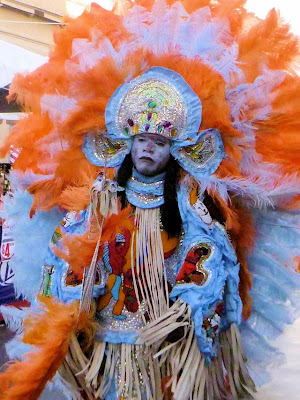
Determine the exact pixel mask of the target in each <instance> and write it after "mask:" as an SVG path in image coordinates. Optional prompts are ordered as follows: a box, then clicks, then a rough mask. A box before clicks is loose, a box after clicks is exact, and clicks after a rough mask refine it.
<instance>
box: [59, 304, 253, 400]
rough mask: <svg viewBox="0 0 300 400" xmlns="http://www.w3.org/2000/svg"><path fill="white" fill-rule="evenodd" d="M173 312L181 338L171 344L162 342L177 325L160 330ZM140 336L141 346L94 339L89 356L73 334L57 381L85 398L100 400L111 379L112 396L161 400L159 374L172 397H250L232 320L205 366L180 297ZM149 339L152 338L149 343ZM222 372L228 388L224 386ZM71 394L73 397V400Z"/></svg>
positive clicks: (222, 399)
mask: <svg viewBox="0 0 300 400" xmlns="http://www.w3.org/2000/svg"><path fill="white" fill-rule="evenodd" d="M184 307H185V308H184ZM183 309H184V310H183ZM174 315H176V316H178V315H180V316H181V318H182V319H183V322H184V323H185V325H184V326H185V328H184V336H183V337H182V338H181V339H180V340H178V341H177V342H176V343H168V342H166V341H165V338H166V337H167V335H168V334H169V333H170V332H171V331H172V329H173V328H175V327H176V326H177V325H176V324H174V323H171V324H170V326H169V329H166V327H167V326H168V325H167V321H168V318H170V319H171V320H173V319H174ZM187 322H188V323H187ZM180 326H182V325H180ZM156 328H158V330H160V328H163V329H162V330H161V332H160V336H153V334H154V331H155V330H156ZM175 329H176V328H175ZM142 336H143V342H144V343H145V344H144V345H130V344H126V343H122V344H112V343H103V342H96V343H95V346H94V350H93V353H92V355H91V357H90V359H88V358H87V357H86V356H85V355H84V354H83V353H82V350H81V348H80V345H79V343H78V341H77V338H76V337H75V336H74V337H72V340H71V345H70V349H69V353H68V355H67V357H66V360H65V362H64V364H63V366H62V367H61V369H60V374H61V376H62V378H63V380H65V381H67V382H68V383H69V385H70V386H71V387H72V389H73V391H74V393H78V391H80V390H84V392H85V393H86V394H87V396H88V398H89V399H94V398H97V399H98V398H99V399H105V396H106V394H107V392H108V391H109V388H110V386H111V384H112V383H113V382H114V381H115V384H116V388H117V391H118V395H119V396H120V397H123V398H124V399H126V400H132V399H136V400H142V398H143V399H145V398H146V399H147V400H163V398H164V395H163V393H162V388H161V382H162V379H164V378H165V377H169V381H168V382H167V385H166V386H167V387H170V388H171V391H172V393H173V400H199V399H203V400H237V399H244V400H245V399H253V398H254V397H253V393H254V392H255V386H254V383H253V381H252V379H251V378H250V376H249V374H248V371H247V368H246V365H245V362H246V360H245V357H244V354H243V352H242V350H241V342H240V335H239V331H238V328H237V326H236V325H235V324H232V325H231V327H230V328H229V329H228V330H227V331H225V332H222V333H221V334H220V349H219V353H218V357H217V358H215V359H213V360H212V362H211V364H210V365H205V359H204V357H203V356H202V354H201V353H200V351H199V348H198V344H197V338H196V336H195V334H194V327H193V323H192V321H191V318H190V309H189V307H188V306H186V305H185V304H184V303H183V302H182V301H180V300H178V301H177V302H175V303H174V305H173V306H172V307H171V308H170V311H169V313H168V317H166V318H163V317H161V318H160V320H159V322H158V323H155V321H153V322H152V323H151V324H149V328H148V326H147V327H145V328H144V329H143V330H142ZM154 337H155V338H156V339H157V342H155V341H153V338H154ZM149 343H150V344H149ZM104 354H105V356H106V361H105V367H104V374H103V376H101V375H100V373H99V370H100V367H101V364H102V362H103V360H104ZM226 375H227V377H228V380H229V386H230V392H229V391H228V390H227V388H226V385H225V381H226ZM77 398H78V397H76V395H74V399H77Z"/></svg>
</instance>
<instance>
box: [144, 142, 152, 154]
mask: <svg viewBox="0 0 300 400" xmlns="http://www.w3.org/2000/svg"><path fill="white" fill-rule="evenodd" d="M144 151H146V152H148V153H153V151H154V143H153V142H152V141H151V140H147V142H146V143H145V146H144Z"/></svg>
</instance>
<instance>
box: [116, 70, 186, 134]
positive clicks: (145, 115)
mask: <svg viewBox="0 0 300 400" xmlns="http://www.w3.org/2000/svg"><path fill="white" fill-rule="evenodd" d="M116 126H117V127H118V129H119V130H120V131H122V132H124V133H125V134H126V135H128V136H132V135H135V134H139V133H144V132H149V133H156V134H160V135H163V136H166V137H168V138H176V137H180V136H182V135H183V132H185V131H186V127H187V105H186V104H185V102H184V100H183V98H182V96H181V95H180V93H179V92H178V91H177V89H176V88H175V87H174V86H173V85H172V84H170V83H167V82H165V81H163V80H160V79H155V78H150V79H146V80H145V81H143V82H140V83H138V84H136V85H135V86H134V87H133V88H132V89H131V90H129V91H128V92H127V93H126V95H125V97H124V98H123V99H122V101H121V102H120V103H119V110H117V113H116Z"/></svg>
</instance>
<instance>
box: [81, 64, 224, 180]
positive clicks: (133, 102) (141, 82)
mask: <svg viewBox="0 0 300 400" xmlns="http://www.w3.org/2000/svg"><path fill="white" fill-rule="evenodd" d="M201 118H202V106H201V101H200V99H199V97H198V96H197V94H196V93H195V92H194V91H193V90H192V88H191V87H190V86H189V85H188V84H187V82H186V81H185V80H184V79H183V78H182V76H181V75H179V74H178V73H177V72H175V71H172V70H170V69H167V68H161V67H153V68H150V69H149V70H148V71H146V72H145V73H144V74H143V75H142V76H140V77H138V78H136V79H134V80H132V81H131V82H129V83H125V84H123V85H121V86H120V87H119V88H118V89H117V90H116V91H115V92H114V94H113V95H112V97H111V98H110V100H109V102H108V104H107V107H106V110H105V123H106V128H107V133H105V135H95V134H92V133H90V134H86V135H85V140H84V144H83V151H84V153H85V155H86V157H87V158H88V160H89V161H90V162H91V163H92V164H94V165H98V166H107V167H115V166H118V165H120V164H121V163H122V162H123V160H124V158H125V156H126V154H128V153H129V152H130V150H131V144H132V139H133V137H134V136H135V135H138V134H142V133H143V134H144V133H149V134H158V135H162V136H164V137H167V138H168V139H170V140H171V148H170V152H171V154H172V155H173V156H174V158H175V159H176V160H177V161H178V163H179V164H180V166H181V167H182V168H184V169H185V170H186V171H188V172H190V173H191V174H192V175H194V176H195V177H196V178H197V177H200V176H201V177H203V176H209V175H211V174H212V173H213V172H215V170H216V169H217V168H218V166H219V164H220V162H221V160H222V158H223V157H224V149H223V144H222V140H221V136H220V134H219V132H218V131H217V130H216V129H209V130H206V131H204V132H201V133H199V132H198V131H199V128H200V124H201Z"/></svg>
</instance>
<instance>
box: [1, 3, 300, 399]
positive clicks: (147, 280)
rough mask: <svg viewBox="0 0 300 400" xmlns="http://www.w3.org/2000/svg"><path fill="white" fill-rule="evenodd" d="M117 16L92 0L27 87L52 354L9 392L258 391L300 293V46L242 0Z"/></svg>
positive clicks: (37, 250)
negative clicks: (296, 221) (297, 227)
mask: <svg viewBox="0 0 300 400" xmlns="http://www.w3.org/2000/svg"><path fill="white" fill-rule="evenodd" d="M115 11H116V12H106V11H105V10H103V9H101V8H100V7H98V6H96V5H92V6H91V9H90V10H89V11H88V10H87V11H86V12H85V13H84V14H83V15H82V16H81V17H79V18H78V19H76V20H74V21H71V22H69V26H67V27H65V28H64V30H63V33H61V34H58V35H57V37H56V41H57V46H56V48H55V50H54V51H53V53H52V55H51V58H50V61H49V63H47V64H46V65H45V66H42V67H41V68H40V69H39V70H38V71H37V72H36V73H33V74H32V75H30V76H29V77H26V79H24V78H22V77H17V78H16V79H15V81H14V83H13V84H12V85H11V92H12V93H15V92H18V93H19V99H20V101H25V105H26V106H27V107H28V108H30V110H31V111H32V114H31V115H30V116H29V117H28V118H27V119H25V120H24V121H21V122H20V123H19V124H17V125H16V127H15V128H14V130H13V131H12V134H11V137H10V139H9V140H8V141H7V143H6V147H7V148H8V147H9V146H10V144H11V143H10V142H14V144H15V147H16V148H20V149H21V150H20V153H19V156H18V159H17V160H16V162H15V172H14V174H15V185H16V186H17V187H19V188H20V193H18V192H16V195H15V204H14V205H10V206H9V207H11V209H10V213H11V215H14V217H16V216H18V217H19V218H20V216H21V218H23V219H22V220H23V221H24V222H23V224H22V229H21V227H19V230H18V231H16V232H14V237H15V238H16V242H17V241H18V238H19V239H20V240H19V242H20V243H22V241H21V238H24V229H25V228H27V229H28V228H30V229H31V235H30V236H29V237H28V240H27V243H28V242H29V243H31V244H32V245H31V246H30V251H31V254H30V257H29V254H28V248H27V249H25V248H24V247H22V244H21V245H19V246H20V247H19V249H17V248H16V256H15V260H14V262H15V265H16V266H15V270H16V271H17V270H18V271H19V273H17V272H16V276H18V278H17V279H19V283H20V284H21V283H24V281H26V285H25V287H26V288H28V287H29V286H30V285H31V288H30V290H29V291H28V297H31V298H32V299H33V298H34V297H35V295H36V293H37V292H39V293H41V294H42V296H39V297H38V299H39V300H38V301H39V304H40V307H42V309H43V310H44V313H41V312H39V313H33V314H31V316H29V317H28V318H25V321H24V336H23V343H25V344H29V345H31V346H36V347H38V348H39V349H40V351H38V352H32V353H30V354H29V356H27V357H28V358H27V359H25V360H24V361H21V362H16V363H15V364H13V365H12V366H10V367H8V369H7V370H6V372H5V373H4V374H3V375H2V376H0V383H1V385H2V387H3V388H4V389H3V393H4V396H6V397H4V398H6V399H7V400H8V399H9V398H10V397H9V396H13V395H15V396H19V398H21V397H20V396H23V397H22V398H24V399H26V398H27V399H34V398H38V397H39V396H40V395H41V393H42V391H43V389H44V387H45V385H46V382H47V381H48V380H51V379H52V378H53V377H54V386H56V387H58V388H59V387H61V386H60V385H64V386H63V387H64V389H63V391H64V393H65V396H67V397H68V398H70V399H80V398H90V399H94V398H97V399H98V398H99V399H106V400H109V399H114V400H115V399H121V398H123V399H134V398H137V399H157V400H159V399H164V398H173V399H175V400H179V399H180V400H184V399H202V398H203V399H207V400H212V399H213V400H216V399H239V398H251V397H252V396H253V392H254V391H255V385H254V383H253V380H252V378H250V376H249V372H250V373H251V375H252V377H253V378H254V379H255V380H259V379H257V378H258V377H259V378H261V377H264V378H265V376H264V375H263V372H264V370H265V364H266V360H270V359H271V358H272V357H274V356H277V353H276V351H274V350H273V349H271V348H270V346H269V345H268V342H267V340H268V339H270V338H272V337H274V336H275V334H277V333H278V332H279V331H280V329H281V327H282V325H284V324H285V323H289V322H291V319H290V318H289V310H290V309H293V308H294V307H295V304H296V302H295V299H294V297H293V296H294V291H295V290H296V289H297V288H298V286H299V277H298V275H296V273H295V272H294V271H293V270H292V269H293V265H294V263H295V260H297V258H296V257H297V253H296V251H295V250H293V251H291V250H290V246H289V247H288V245H287V241H288V240H291V237H292V238H293V243H298V242H297V241H298V236H297V234H296V233H295V232H294V230H293V229H292V228H291V219H292V218H293V217H294V215H296V216H297V213H296V212H295V213H294V214H291V213H292V212H291V211H288V210H290V209H292V208H293V207H295V206H296V204H297V197H296V196H297V194H298V193H299V182H298V177H297V172H298V167H299V165H298V164H297V163H295V162H294V160H296V159H297V156H296V155H295V151H296V150H295V149H296V146H294V145H293V146H292V145H291V140H289V139H290V136H289V135H288V134H287V133H286V129H290V130H291V131H295V132H296V131H297V129H298V128H297V127H298V125H297V124H298V119H297V118H298V117H299V114H298V113H297V107H296V106H295V104H294V103H293V101H294V98H295V93H296V90H297V88H298V86H300V83H299V78H298V77H297V76H296V75H295V74H294V73H293V70H292V61H293V60H294V59H295V57H296V56H297V55H298V48H297V43H296V40H295V38H293V36H292V35H290V34H289V32H288V30H287V28H286V27H285V26H282V25H281V22H280V21H279V20H278V18H277V16H276V14H275V12H273V13H271V14H270V16H269V17H268V19H267V20H266V21H260V20H258V19H256V18H255V17H254V16H253V15H252V14H249V13H247V12H246V10H245V9H244V7H243V4H242V2H238V3H237V2H234V1H232V2H231V1H229V2H226V4H225V3H224V2H222V1H216V2H215V1H213V2H210V1H207V2H202V1H200V0H199V1H183V2H181V3H180V2H174V1H172V0H168V1H163V0H158V1H151V2H149V4H148V3H147V4H146V3H145V2H143V1H136V2H135V4H127V5H125V6H124V7H123V8H122V7H121V8H116V10H115ZM268 27H269V30H268ZM271 28H272V29H271ZM258 33H259V34H258ZM257 37H264V38H268V40H266V41H263V40H259V43H258V42H257V41H256V40H254V39H255V38H257ZM264 43H268V44H264ZM270 48H271V49H272V50H270ZM282 48H285V50H286V49H289V51H288V52H287V51H286V54H285V57H281V56H280V55H281V50H282ZM287 54H288V55H287ZM29 88H30V89H29ZM29 90H30V95H29ZM282 135H285V136H284V139H285V140H282ZM294 136H295V137H296V134H295V135H294ZM294 136H293V138H294ZM31 139H32V140H31ZM293 140H294V139H293ZM297 140H299V138H298V136H297ZM29 142H31V143H34V146H32V145H31V144H30V145H29ZM297 143H298V142H297ZM269 205H272V206H276V207H277V208H276V210H274V211H272V210H271V209H268V208H267V207H268V206H269ZM264 207H266V210H265V209H264ZM67 211H69V213H67V214H66V212H67ZM29 217H32V220H31V219H30V218H29ZM61 219H63V222H62V223H61V224H60V225H59V227H58V228H56V229H55V226H56V225H57V224H58V222H59V220H61ZM283 221H285V222H283ZM284 223H286V224H288V225H289V227H288V226H286V229H287V230H288V229H289V230H288V232H289V235H282V234H281V232H282V229H283V228H282V225H283V224H284ZM268 226H275V227H276V226H280V229H279V230H277V229H276V228H274V229H273V230H272V232H270V230H269V229H268V228H267V227H268ZM264 229H265V230H264ZM54 230H55V233H54V235H53V231H54ZM227 231H228V232H229V233H230V238H229V235H228V234H227ZM266 231H267V233H266ZM279 231H280V232H279ZM271 234H272V235H273V236H272V243H270V239H269V238H270V236H271ZM22 235H23V236H22ZM255 235H256V236H255ZM51 236H52V239H51V245H50V249H48V250H47V247H48V243H49V239H50V237H51ZM276 243H277V246H276V245H275V244H276ZM251 249H253V252H252V254H250V250H251ZM276 249H280V252H279V251H278V252H276ZM287 249H288V250H287ZM26 255H27V256H26ZM33 255H34V257H33ZM24 260H25V261H24ZM29 260H30V262H29ZM248 263H249V266H250V268H251V271H252V273H253V276H254V278H253V290H252V295H253V306H252V303H251V297H250V294H249V290H250V288H251V275H250V273H249V271H248ZM29 264H30V265H29ZM41 265H44V267H43V270H42V273H41ZM283 265H288V266H290V269H287V268H282V266H283ZM18 266H19V267H18ZM26 268H27V269H26ZM28 270H30V272H31V274H28V273H26V272H25V271H28ZM22 271H24V272H23V275H22ZM41 276H42V279H41ZM23 290H24V289H23ZM275 293H276V295H275ZM274 299H276V301H275V300H274ZM287 310H288V311H287ZM242 315H243V318H244V320H247V322H243V324H242V325H240V324H241V321H242ZM14 317H16V316H14ZM240 326H241V328H239V327H240ZM239 330H241V331H242V339H241V338H240V332H239ZM52 338H53V339H52ZM241 340H243V344H244V347H245V349H246V351H247V355H248V356H250V357H249V358H250V360H249V362H248V365H249V366H250V368H249V372H248V371H247V367H246V359H245V356H244V354H243V350H242V343H241ZM253 349H254V350H253ZM22 351H23V352H24V351H25V350H24V349H23V350H22ZM16 353H17V352H16V351H15V354H12V356H18V354H16ZM251 355H252V356H253V357H252V359H251ZM253 359H254V360H253ZM257 365H258V366H257ZM255 368H256V369H255ZM21 369H22V371H23V373H22V376H23V380H20V379H19V378H18V374H16V372H17V371H20V370H21ZM57 370H59V373H58V374H56V371H57ZM257 371H258V372H257ZM55 374H56V375H55ZM32 376H35V377H38V378H37V379H33V378H32ZM67 389H68V391H67ZM47 390H48V391H49V390H50V395H51V387H49V385H48V386H47V387H46V392H47ZM46 392H44V393H43V394H42V395H41V396H42V398H43V396H46ZM26 396H27V397H26Z"/></svg>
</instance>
